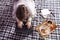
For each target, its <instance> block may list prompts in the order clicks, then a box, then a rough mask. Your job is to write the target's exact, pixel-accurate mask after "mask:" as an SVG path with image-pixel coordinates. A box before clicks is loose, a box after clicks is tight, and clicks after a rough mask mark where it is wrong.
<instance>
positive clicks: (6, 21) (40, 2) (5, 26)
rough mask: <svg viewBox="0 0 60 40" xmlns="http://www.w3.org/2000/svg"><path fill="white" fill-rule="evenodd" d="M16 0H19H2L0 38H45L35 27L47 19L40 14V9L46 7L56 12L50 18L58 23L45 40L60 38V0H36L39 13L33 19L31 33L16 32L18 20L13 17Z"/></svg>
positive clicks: (7, 39)
mask: <svg viewBox="0 0 60 40" xmlns="http://www.w3.org/2000/svg"><path fill="white" fill-rule="evenodd" d="M15 1H17V0H0V40H44V39H43V38H41V37H40V36H39V34H38V32H36V31H35V27H36V25H37V24H39V23H41V22H42V21H43V20H45V19H43V18H42V17H41V16H40V15H39V13H40V9H45V8H46V9H49V10H51V11H52V12H53V13H54V15H55V17H53V16H52V15H50V16H49V17H48V18H49V19H51V20H52V21H54V22H56V24H57V28H56V30H55V31H54V32H53V33H51V35H49V37H48V38H46V39H45V40H60V16H59V15H60V10H59V9H60V0H34V1H35V3H36V10H37V15H36V16H35V18H34V20H33V21H32V23H33V33H32V34H31V35H26V34H22V33H21V34H17V33H16V32H15V30H16V29H15V27H16V24H15V23H16V20H15V19H13V18H12V16H13V14H12V11H13V3H14V2H15Z"/></svg>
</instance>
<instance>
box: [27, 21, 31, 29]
mask: <svg viewBox="0 0 60 40" xmlns="http://www.w3.org/2000/svg"><path fill="white" fill-rule="evenodd" d="M26 25H27V28H28V29H29V28H30V27H31V22H29V21H28V22H27V23H26Z"/></svg>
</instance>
